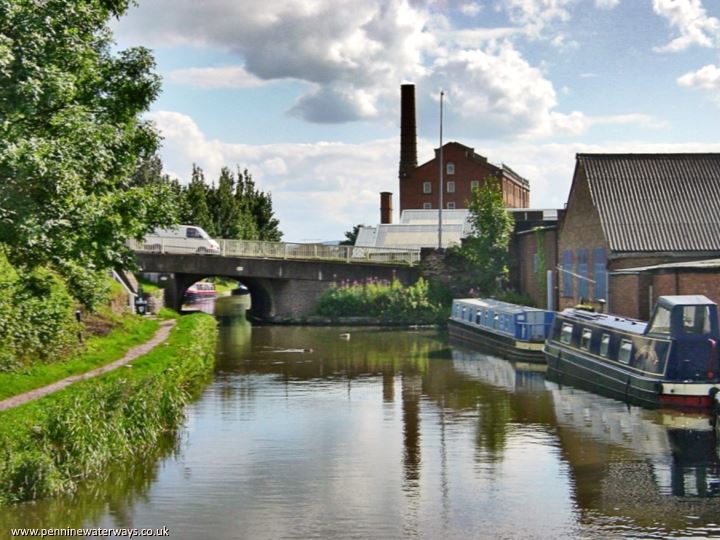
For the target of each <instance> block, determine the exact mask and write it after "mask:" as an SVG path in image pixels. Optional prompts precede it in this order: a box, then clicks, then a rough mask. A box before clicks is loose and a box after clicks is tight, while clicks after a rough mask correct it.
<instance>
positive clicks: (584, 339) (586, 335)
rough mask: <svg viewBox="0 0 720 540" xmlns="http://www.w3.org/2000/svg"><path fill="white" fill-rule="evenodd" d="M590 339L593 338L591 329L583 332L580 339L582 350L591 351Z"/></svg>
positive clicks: (585, 329)
mask: <svg viewBox="0 0 720 540" xmlns="http://www.w3.org/2000/svg"><path fill="white" fill-rule="evenodd" d="M590 338H592V330H590V329H589V328H584V329H583V331H582V336H581V338H580V348H581V349H584V350H586V351H589V350H590Z"/></svg>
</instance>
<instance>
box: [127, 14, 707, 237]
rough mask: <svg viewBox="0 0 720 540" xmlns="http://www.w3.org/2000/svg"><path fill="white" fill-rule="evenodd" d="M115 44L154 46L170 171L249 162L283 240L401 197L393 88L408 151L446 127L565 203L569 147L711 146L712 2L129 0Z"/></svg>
mask: <svg viewBox="0 0 720 540" xmlns="http://www.w3.org/2000/svg"><path fill="white" fill-rule="evenodd" d="M113 29H114V31H115V36H116V39H117V42H118V46H119V47H120V48H125V47H128V46H134V45H144V46H146V47H149V48H151V49H152V50H153V51H154V54H155V58H156V60H157V71H158V72H159V73H160V74H161V75H162V76H163V91H162V94H161V96H160V97H159V99H158V100H157V101H156V102H155V104H154V105H153V107H152V109H151V111H150V112H149V113H148V114H147V117H148V118H149V119H151V120H152V121H154V122H155V123H156V125H157V127H158V128H159V130H160V131H161V133H162V135H163V137H164V145H163V149H162V152H161V155H162V158H163V161H164V164H165V168H166V170H167V172H169V173H171V174H173V175H175V176H178V177H179V178H181V179H182V180H184V181H186V180H187V179H188V178H189V175H190V171H191V167H192V163H197V164H198V165H199V166H200V167H202V168H203V169H204V170H205V172H206V177H207V178H208V179H212V178H216V177H217V174H218V171H219V169H220V168H221V167H222V166H224V165H226V166H229V167H232V168H235V166H238V165H239V166H240V167H242V168H245V167H247V168H248V169H249V170H250V172H251V173H253V175H254V177H255V179H256V181H257V182H258V184H259V186H260V188H261V189H263V190H269V191H271V192H272V195H273V202H274V207H275V210H276V215H277V216H278V218H279V219H280V226H281V229H282V230H283V232H284V233H285V239H286V240H288V241H316V240H329V239H339V238H342V237H343V233H344V231H346V230H348V229H350V228H351V227H352V225H354V224H357V223H365V224H374V223H376V222H377V221H378V219H379V195H378V193H379V192H380V191H392V192H393V193H394V194H395V206H396V207H397V204H398V203H397V192H398V182H397V167H398V153H399V105H400V103H399V96H400V90H399V87H400V84H401V83H403V82H412V83H414V84H415V85H416V94H417V108H418V118H417V122H418V135H419V160H420V162H421V163H422V162H424V161H427V160H429V159H430V158H431V157H432V149H433V148H434V147H436V146H437V144H438V124H439V103H438V99H439V93H440V90H441V89H442V90H444V91H445V93H446V100H445V108H444V139H445V141H449V140H457V141H459V142H462V143H463V144H466V145H468V146H472V147H473V148H475V151H476V152H477V153H479V154H482V155H485V156H487V157H488V158H489V159H490V161H492V162H495V163H501V162H504V163H506V164H507V165H509V166H510V167H512V168H513V169H514V170H515V171H517V172H518V173H519V174H521V175H523V176H525V177H526V178H528V179H529V180H530V185H531V205H532V206H533V207H536V208H559V207H562V206H563V205H564V203H565V201H566V199H567V194H568V191H569V187H570V181H571V179H572V172H573V168H574V157H575V153H577V152H708V151H712V152H720V130H718V128H717V125H718V113H720V2H718V1H717V0H475V1H472V0H435V1H433V0H403V1H399V0H332V1H331V0H266V1H264V2H257V1H243V0H234V1H231V0H203V1H202V2H198V1H196V0H139V6H137V7H134V8H132V9H131V10H130V12H129V13H128V15H126V16H125V17H124V18H122V19H121V20H120V21H118V22H116V23H114V25H113Z"/></svg>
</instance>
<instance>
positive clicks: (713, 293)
mask: <svg viewBox="0 0 720 540" xmlns="http://www.w3.org/2000/svg"><path fill="white" fill-rule="evenodd" d="M652 287H653V291H652V292H653V302H655V301H656V300H657V298H658V297H659V296H663V295H674V294H702V295H704V296H707V297H708V298H709V299H710V300H712V301H713V302H715V303H717V304H720V272H708V271H705V272H697V271H695V272H693V271H692V270H690V269H685V270H678V271H677V272H667V273H656V274H654V275H653V276H652Z"/></svg>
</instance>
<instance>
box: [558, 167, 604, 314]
mask: <svg viewBox="0 0 720 540" xmlns="http://www.w3.org/2000/svg"><path fill="white" fill-rule="evenodd" d="M580 249H587V250H588V254H589V255H588V277H590V278H594V276H593V272H592V267H593V260H592V251H593V250H594V249H605V250H606V253H609V250H608V243H607V240H606V239H605V235H604V234H603V230H602V226H601V224H600V215H599V214H598V211H597V209H596V208H595V206H594V205H593V203H592V199H591V197H590V190H589V188H588V184H587V180H586V178H585V171H584V170H583V169H582V168H578V171H577V175H576V177H575V179H574V180H573V186H572V191H571V192H570V197H569V199H568V205H567V209H566V211H565V216H564V218H563V220H562V222H561V224H560V231H559V235H558V252H557V258H558V259H557V264H558V265H560V266H562V264H563V257H564V253H565V251H570V252H571V253H572V263H573V266H572V268H573V269H572V271H573V272H574V273H577V253H578V250H580ZM566 280H570V281H571V282H572V292H573V295H572V296H564V295H563V290H564V284H565V281H566ZM556 282H557V284H558V291H559V292H558V305H559V308H560V309H564V308H566V307H571V306H574V305H576V304H577V303H578V302H579V301H580V297H579V295H578V282H579V279H577V278H576V277H574V276H572V275H569V274H568V275H566V274H565V273H564V272H557V279H556ZM588 291H589V296H590V298H592V297H593V296H594V289H593V284H592V283H589V285H588ZM594 305H595V307H596V309H599V308H600V305H599V304H598V303H597V302H594Z"/></svg>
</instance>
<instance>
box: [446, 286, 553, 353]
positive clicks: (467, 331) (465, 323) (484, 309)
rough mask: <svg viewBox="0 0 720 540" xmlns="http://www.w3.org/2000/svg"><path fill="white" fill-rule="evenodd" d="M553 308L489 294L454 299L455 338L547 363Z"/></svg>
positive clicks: (451, 325) (450, 330) (452, 323)
mask: <svg viewBox="0 0 720 540" xmlns="http://www.w3.org/2000/svg"><path fill="white" fill-rule="evenodd" d="M553 316H554V312H553V311H546V310H543V309H537V308H532V307H527V306H519V305H516V304H510V303H508V302H501V301H499V300H494V299H486V298H463V299H457V300H453V306H452V313H451V315H450V320H449V321H448V333H449V334H450V337H451V338H453V339H457V340H458V341H462V342H464V343H466V344H469V345H472V346H476V347H479V348H480V349H482V350H485V351H489V352H493V353H495V354H499V355H501V356H504V357H506V358H509V359H510V360H520V361H525V362H538V363H544V362H545V357H544V355H543V345H544V343H545V338H546V336H547V334H548V331H549V330H550V327H551V325H552V320H553Z"/></svg>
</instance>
